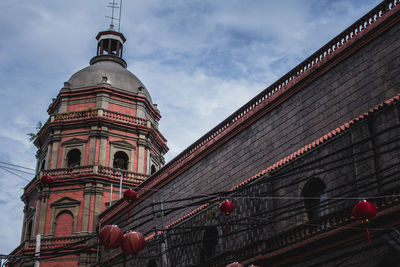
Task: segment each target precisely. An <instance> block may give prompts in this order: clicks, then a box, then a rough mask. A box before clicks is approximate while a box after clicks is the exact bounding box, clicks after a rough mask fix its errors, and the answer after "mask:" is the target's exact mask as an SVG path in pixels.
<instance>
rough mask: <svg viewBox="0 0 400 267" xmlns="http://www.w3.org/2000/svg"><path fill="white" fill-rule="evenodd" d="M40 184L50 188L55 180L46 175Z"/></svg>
mask: <svg viewBox="0 0 400 267" xmlns="http://www.w3.org/2000/svg"><path fill="white" fill-rule="evenodd" d="M40 182H41V183H42V184H43V185H44V186H49V185H51V184H52V183H53V182H54V179H53V177H51V176H50V175H47V174H45V175H43V176H42V178H40Z"/></svg>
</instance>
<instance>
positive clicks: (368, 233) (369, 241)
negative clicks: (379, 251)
mask: <svg viewBox="0 0 400 267" xmlns="http://www.w3.org/2000/svg"><path fill="white" fill-rule="evenodd" d="M365 232H367V239H368V243H371V237H370V232H369V230H368V228H367V230H365Z"/></svg>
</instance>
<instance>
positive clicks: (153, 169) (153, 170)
mask: <svg viewBox="0 0 400 267" xmlns="http://www.w3.org/2000/svg"><path fill="white" fill-rule="evenodd" d="M156 171H157V170H156V166H154V164H151V169H150V174H151V175H153V173H155V172H156Z"/></svg>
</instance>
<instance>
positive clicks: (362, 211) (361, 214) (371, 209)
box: [353, 200, 376, 243]
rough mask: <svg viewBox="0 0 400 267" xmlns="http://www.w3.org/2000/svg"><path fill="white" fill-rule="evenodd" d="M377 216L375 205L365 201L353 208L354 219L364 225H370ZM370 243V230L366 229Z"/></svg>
mask: <svg viewBox="0 0 400 267" xmlns="http://www.w3.org/2000/svg"><path fill="white" fill-rule="evenodd" d="M375 216H376V207H375V206H374V204H372V203H370V202H368V201H366V200H364V201H361V202H359V203H357V204H356V205H355V206H354V208H353V217H354V218H355V219H356V220H358V221H361V222H362V223H368V222H369V220H372V219H373V218H375ZM366 232H367V238H368V242H369V243H370V242H371V239H370V234H369V230H368V228H367V229H366Z"/></svg>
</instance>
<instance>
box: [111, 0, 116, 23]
mask: <svg viewBox="0 0 400 267" xmlns="http://www.w3.org/2000/svg"><path fill="white" fill-rule="evenodd" d="M114 8H115V3H114V0H113V2H112V8H111V25H110V26H111V27H112V26H114V21H113V19H114Z"/></svg>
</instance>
